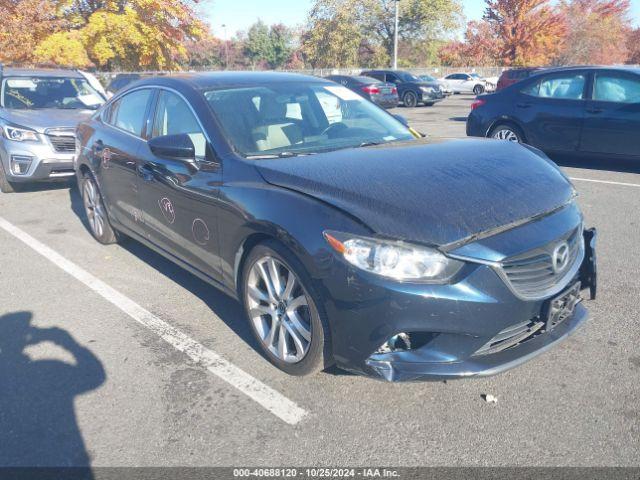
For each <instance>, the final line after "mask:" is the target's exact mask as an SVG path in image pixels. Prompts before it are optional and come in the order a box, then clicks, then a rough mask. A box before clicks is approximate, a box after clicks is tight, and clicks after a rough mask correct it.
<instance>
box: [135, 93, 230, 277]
mask: <svg viewBox="0 0 640 480" xmlns="http://www.w3.org/2000/svg"><path fill="white" fill-rule="evenodd" d="M152 122H153V128H152V130H151V134H150V135H149V138H155V137H159V136H162V135H176V134H187V135H189V136H190V137H191V140H192V141H193V144H194V146H195V150H196V160H197V163H198V165H199V167H198V168H194V167H193V165H190V164H189V163H188V162H184V161H180V160H173V159H167V158H160V157H158V156H156V155H155V154H154V153H153V152H152V151H151V149H150V148H149V146H148V144H147V143H145V144H144V145H143V146H142V148H141V150H140V154H139V157H140V165H139V172H138V174H139V185H140V187H139V190H140V204H141V207H142V210H143V219H144V224H145V234H146V236H147V238H148V239H149V240H150V241H151V242H152V243H154V244H155V245H156V246H158V247H160V248H162V249H163V250H165V251H167V252H169V253H170V254H171V255H173V256H175V257H177V258H178V259H180V260H182V261H184V262H186V263H188V264H189V265H190V266H192V267H194V268H196V269H197V270H199V271H201V272H202V273H205V274H206V275H207V276H209V277H211V278H214V279H220V277H221V265H220V258H219V250H218V235H217V228H218V223H217V222H218V215H217V212H218V187H219V185H220V182H221V180H222V169H221V167H220V165H219V164H217V163H215V162H213V161H211V156H212V154H211V150H210V146H209V144H208V142H207V139H206V137H205V134H204V131H203V129H202V127H201V126H200V123H199V122H198V120H197V118H196V115H195V114H194V112H193V111H192V109H191V108H190V107H189V105H188V103H187V101H186V100H185V99H184V98H183V97H182V96H180V95H178V94H177V93H174V92H172V91H169V90H160V91H159V94H158V100H157V105H156V108H155V112H154V115H153V120H152Z"/></svg>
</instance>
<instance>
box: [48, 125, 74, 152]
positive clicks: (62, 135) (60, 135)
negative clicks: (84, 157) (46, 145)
mask: <svg viewBox="0 0 640 480" xmlns="http://www.w3.org/2000/svg"><path fill="white" fill-rule="evenodd" d="M46 134H47V137H48V138H49V141H50V142H51V145H52V146H53V149H54V150H55V151H56V152H58V153H74V152H75V151H76V136H75V132H74V131H73V130H71V129H51V130H47V132H46Z"/></svg>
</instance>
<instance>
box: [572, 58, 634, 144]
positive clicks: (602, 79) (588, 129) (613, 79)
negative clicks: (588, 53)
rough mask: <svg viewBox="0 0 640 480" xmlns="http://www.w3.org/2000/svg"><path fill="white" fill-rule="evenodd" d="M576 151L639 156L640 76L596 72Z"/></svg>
mask: <svg viewBox="0 0 640 480" xmlns="http://www.w3.org/2000/svg"><path fill="white" fill-rule="evenodd" d="M592 92H593V93H592V98H591V100H590V101H589V102H588V105H587V113H586V117H585V121H584V129H583V132H582V138H581V141H580V150H581V151H583V152H588V153H602V154H617V155H625V156H638V157H640V75H634V74H632V73H627V72H613V71H602V72H600V71H596V72H595V74H594V80H593V90H592Z"/></svg>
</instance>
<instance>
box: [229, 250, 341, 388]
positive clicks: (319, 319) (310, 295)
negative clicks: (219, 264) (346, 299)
mask: <svg viewBox="0 0 640 480" xmlns="http://www.w3.org/2000/svg"><path fill="white" fill-rule="evenodd" d="M242 270H243V271H242V278H241V283H240V298H241V299H242V302H243V305H244V308H245V312H246V315H247V319H248V321H249V325H250V327H251V330H252V332H253V334H254V336H255V338H256V339H257V341H258V344H259V345H260V348H261V350H262V352H263V353H264V355H265V356H266V357H267V359H268V360H269V361H270V362H271V363H272V364H273V365H275V366H276V367H278V368H279V369H280V370H282V371H284V372H285V373H288V374H289V375H297V376H302V375H310V374H313V373H317V372H319V371H321V370H323V369H325V368H327V367H328V366H330V365H331V363H332V362H331V360H330V359H331V353H330V352H331V348H330V333H329V327H328V322H327V321H326V317H325V315H324V313H323V312H322V310H321V308H322V307H321V303H320V302H318V301H317V300H316V299H317V298H318V297H317V295H316V294H315V292H314V291H313V290H312V285H311V280H310V278H309V276H308V275H307V273H306V271H305V269H304V267H303V266H302V264H301V263H300V262H299V261H298V260H297V259H296V258H295V257H294V256H293V255H292V254H291V253H290V252H289V251H288V250H287V249H286V248H284V247H283V246H282V245H280V244H279V243H277V242H275V241H267V242H264V243H262V244H259V245H258V246H256V247H255V248H254V249H253V250H252V251H251V252H250V253H249V255H248V257H247V259H246V261H245V262H244V267H243V269H242Z"/></svg>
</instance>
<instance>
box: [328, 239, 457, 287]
mask: <svg viewBox="0 0 640 480" xmlns="http://www.w3.org/2000/svg"><path fill="white" fill-rule="evenodd" d="M324 237H325V239H326V240H327V242H328V243H329V245H331V247H332V248H333V249H334V250H335V251H336V252H338V253H339V254H340V255H342V257H343V258H344V259H345V260H346V261H347V262H349V263H350V264H351V265H353V266H355V267H358V268H360V269H362V270H365V271H367V272H371V273H374V274H376V275H380V276H382V277H387V278H392V279H394V280H399V281H417V282H428V283H446V282H447V281H448V280H450V279H451V277H453V276H454V275H455V274H456V273H458V271H459V270H460V269H461V268H462V266H463V265H464V264H463V263H462V262H460V261H458V260H453V259H451V258H449V257H446V256H445V255H443V254H442V253H440V252H439V251H438V250H435V249H433V248H428V247H422V246H418V245H410V244H407V243H403V242H393V241H388V240H379V239H375V238H367V237H360V236H356V235H349V234H346V233H340V232H333V231H329V232H324Z"/></svg>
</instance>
